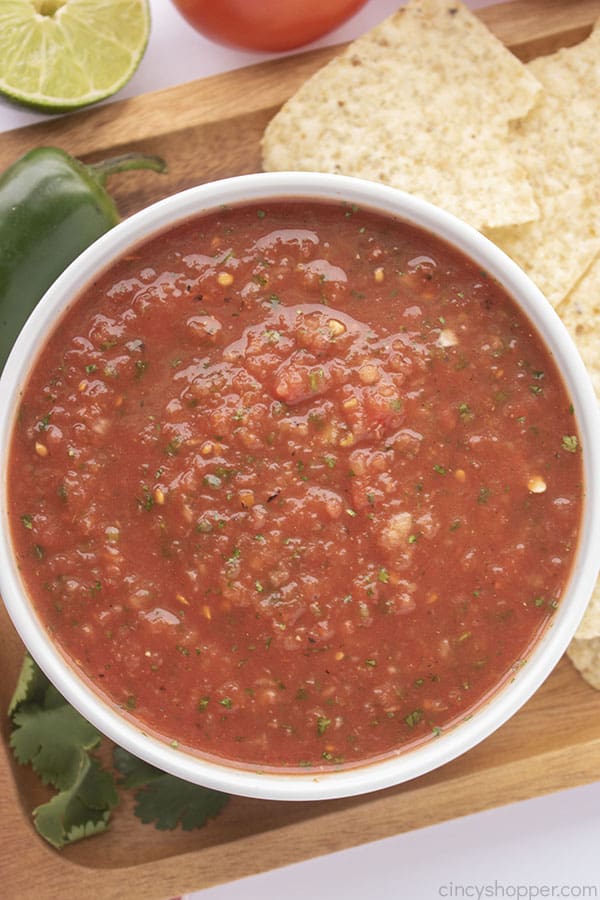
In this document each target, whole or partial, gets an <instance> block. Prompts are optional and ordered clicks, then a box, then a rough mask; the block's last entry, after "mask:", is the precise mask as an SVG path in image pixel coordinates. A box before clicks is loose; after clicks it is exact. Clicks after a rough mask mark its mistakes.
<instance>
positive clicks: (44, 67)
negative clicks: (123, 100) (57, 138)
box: [0, 0, 150, 112]
mask: <svg viewBox="0 0 600 900" xmlns="http://www.w3.org/2000/svg"><path fill="white" fill-rule="evenodd" d="M149 35H150V10H149V5H148V0H65V2H64V5H63V6H61V7H60V8H59V9H57V11H56V12H55V14H54V15H53V16H46V15H41V14H39V13H38V12H36V9H35V6H34V4H33V2H32V0H0V93H1V94H4V95H5V96H6V97H7V98H8V99H10V100H12V101H14V102H17V103H20V104H22V105H25V106H29V107H32V108H34V109H39V110H42V111H44V112H66V111H69V110H73V109H79V108H81V107H83V106H88V105H90V104H92V103H97V102H98V101H100V100H105V99H106V98H107V97H111V96H112V95H113V94H115V93H116V92H117V91H119V90H120V89H121V88H122V87H124V85H125V84H127V82H128V81H129V80H130V79H131V77H132V75H133V74H134V72H135V71H136V69H137V67H138V66H139V63H140V61H141V59H142V57H143V55H144V52H145V50H146V46H147V44H148V38H149Z"/></svg>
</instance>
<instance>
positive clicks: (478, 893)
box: [438, 881, 600, 900]
mask: <svg viewBox="0 0 600 900" xmlns="http://www.w3.org/2000/svg"><path fill="white" fill-rule="evenodd" d="M438 896H439V897H441V898H442V900H463V898H465V900H484V898H507V900H538V898H541V897H550V898H557V900H558V898H560V900H575V898H577V900H583V898H585V900H594V898H600V885H597V884H541V883H539V884H534V883H529V884H510V883H509V882H502V881H493V882H488V883H487V884H459V883H457V882H455V881H448V882H446V884H441V885H440V886H439V888H438Z"/></svg>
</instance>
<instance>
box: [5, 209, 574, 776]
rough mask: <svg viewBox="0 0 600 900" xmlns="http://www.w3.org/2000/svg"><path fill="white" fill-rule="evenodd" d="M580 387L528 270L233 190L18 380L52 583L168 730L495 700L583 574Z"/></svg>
mask: <svg viewBox="0 0 600 900" xmlns="http://www.w3.org/2000/svg"><path fill="white" fill-rule="evenodd" d="M579 451H580V447H579V442H578V437H577V430H576V427H575V423H574V416H573V409H572V407H571V404H570V400H569V397H568V396H567V394H566V392H565V389H564V386H563V384H562V382H561V379H560V377H559V375H558V373H557V370H556V368H555V365H554V363H553V361H552V359H551V358H550V356H549V354H548V352H547V351H546V349H545V348H544V346H543V345H542V343H541V341H540V339H539V337H538V336H537V334H536V333H535V332H534V331H533V330H532V327H531V325H530V323H529V322H528V321H527V320H526V318H525V317H524V316H523V314H522V313H521V312H520V311H519V310H518V308H517V306H516V305H515V303H514V302H513V301H512V299H511V298H510V297H508V296H507V295H506V293H505V291H504V290H503V289H502V288H501V287H500V286H499V285H498V284H497V283H496V282H495V281H494V280H493V279H491V278H490V277H488V275H487V274H486V273H485V272H483V271H481V270H480V268H479V267H478V266H477V265H475V264H473V263H472V262H470V261H469V260H467V259H466V258H465V257H464V256H462V255H461V254H460V253H458V252H457V251H456V250H454V249H452V248H451V247H449V246H447V245H446V244H445V243H443V242H442V241H440V240H438V239H436V238H434V237H433V236H431V235H430V234H428V233H426V232H424V231H421V230H418V229H416V228H415V227H413V226H411V225H408V224H406V223H403V222H400V221H395V220H393V219H391V218H384V217H382V216H379V215H377V214H375V213H372V212H369V211H363V210H359V209H357V208H355V207H353V206H349V205H344V204H339V205H338V204H327V203H321V202H305V201H300V200H298V201H293V200H291V201H289V202H285V203H284V202H269V203H264V204H263V205H260V206H259V205H244V206H240V207H232V208H223V209H221V210H219V211H218V212H214V213H212V214H208V215H206V216H204V217H200V218H197V219H194V220H192V221H189V222H186V223H185V224H183V225H181V226H178V227H177V228H175V229H174V230H171V231H169V232H168V233H165V234H161V235H160V236H159V237H157V238H155V239H153V240H151V241H150V242H148V243H147V244H145V245H144V246H142V247H140V248H139V249H138V250H136V251H135V252H131V253H129V254H128V255H127V256H125V257H124V258H123V259H120V260H119V261H118V262H116V263H115V264H114V265H113V266H112V267H111V268H110V269H109V270H108V271H106V272H105V273H104V274H103V275H102V276H101V277H100V278H99V279H98V280H97V281H96V283H94V284H92V285H91V286H90V287H89V288H88V289H87V290H86V291H85V292H84V293H83V295H82V296H81V297H80V298H79V299H78V301H77V302H76V303H75V304H74V305H73V307H72V308H71V309H70V310H69V311H68V312H67V313H66V315H65V316H64V318H63V319H62V320H61V322H60V324H59V326H58V328H57V330H56V331H55V333H54V334H53V335H52V336H51V337H50V339H49V341H48V343H47V345H46V346H45V348H44V349H43V352H42V354H41V356H40V358H39V359H38V360H37V362H36V364H35V366H34V369H33V372H32V375H31V377H30V379H29V382H28V384H27V386H26V389H25V391H24V394H23V396H22V401H21V408H20V412H19V416H18V419H17V422H16V425H15V429H14V435H13V438H12V447H11V462H10V465H11V469H10V473H9V475H10V500H9V514H10V520H11V527H12V533H13V540H14V545H15V549H16V554H17V557H18V563H19V566H20V568H21V570H22V573H23V576H24V578H25V581H26V583H27V586H28V589H29V591H30V593H31V596H32V598H33V602H34V604H35V607H36V609H37V611H38V613H39V615H40V617H41V619H42V621H43V622H44V623H45V625H46V627H47V628H48V630H49V632H50V633H51V635H52V636H53V639H54V640H55V641H56V642H57V643H58V645H59V646H60V647H61V648H62V650H63V652H64V653H65V654H66V656H67V657H68V658H70V659H71V660H72V661H73V662H74V664H75V665H76V667H77V668H78V669H80V670H81V672H82V673H83V674H84V675H85V676H86V677H87V679H89V680H90V681H91V682H92V683H93V685H94V686H95V688H96V689H97V690H98V691H99V692H101V694H102V695H103V696H104V697H105V698H108V699H109V700H110V701H111V702H112V703H114V704H116V705H118V706H119V707H121V708H122V709H123V710H124V711H125V714H128V715H130V716H131V717H133V718H134V719H135V720H136V721H137V722H139V723H141V725H142V727H143V728H145V729H146V730H148V731H152V732H154V733H155V734H158V735H159V736H161V737H163V738H164V739H165V740H167V741H170V742H172V743H174V744H178V745H179V746H181V747H187V748H191V749H192V750H193V751H195V752H198V753H200V754H204V755H208V756H211V757H218V758H225V759H227V760H232V761H234V762H236V763H239V764H251V765H253V766H258V767H265V768H269V767H281V766H285V767H287V768H288V769H290V770H294V769H295V770H301V769H303V768H304V767H313V768H314V769H320V768H322V767H331V766H344V765H346V766H350V765H353V764H357V763H359V762H361V761H364V760H367V759H376V758H379V757H381V756H384V755H386V754H391V753H395V752H398V751H401V750H403V749H405V748H406V747H408V746H412V745H415V744H416V743H418V742H422V741H424V740H426V739H429V738H435V736H436V735H439V734H440V733H442V732H443V731H444V729H446V728H448V727H450V726H452V725H453V724H456V723H457V722H460V721H461V720H463V719H464V718H465V717H467V716H469V715H471V714H472V712H473V710H474V709H475V708H476V707H477V706H478V705H480V704H481V703H482V702H483V701H484V700H485V698H487V697H489V696H490V694H491V693H492V692H493V691H494V690H495V689H497V688H498V686H499V685H500V684H502V683H504V682H506V680H507V679H509V678H511V677H512V676H513V675H514V672H515V671H516V670H517V669H518V667H519V666H520V665H522V664H523V663H524V661H525V659H526V656H527V653H528V651H529V650H530V648H531V646H532V643H533V642H534V641H535V640H536V638H537V637H538V636H539V635H540V633H541V632H542V630H543V629H544V626H545V625H546V624H547V623H548V621H549V619H550V617H551V616H552V613H553V611H554V609H555V608H556V607H557V605H558V604H559V603H560V599H561V592H562V591H563V588H564V586H565V583H566V581H567V579H568V575H569V571H570V566H571V563H572V559H573V554H574V550H575V546H576V540H577V535H578V528H579V524H580V515H581V505H582V472H581V454H580V452H579Z"/></svg>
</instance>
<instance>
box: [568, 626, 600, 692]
mask: <svg viewBox="0 0 600 900" xmlns="http://www.w3.org/2000/svg"><path fill="white" fill-rule="evenodd" d="M567 653H568V656H569V659H570V660H571V662H572V663H573V665H574V666H575V668H576V669H577V670H578V671H579V672H580V673H581V675H582V676H583V678H585V680H586V681H587V683H588V684H591V686H592V687H594V688H596V690H597V691H600V637H594V638H591V639H589V640H584V639H581V638H577V637H576V638H574V640H572V641H571V644H570V645H569V649H568V650H567Z"/></svg>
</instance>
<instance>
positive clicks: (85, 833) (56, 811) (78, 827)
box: [33, 755, 119, 850]
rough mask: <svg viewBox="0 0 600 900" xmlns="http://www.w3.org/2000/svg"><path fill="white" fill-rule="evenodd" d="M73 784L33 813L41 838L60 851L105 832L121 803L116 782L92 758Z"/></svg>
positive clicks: (83, 759) (84, 761)
mask: <svg viewBox="0 0 600 900" xmlns="http://www.w3.org/2000/svg"><path fill="white" fill-rule="evenodd" d="M80 761H81V765H80V768H79V770H78V772H77V774H76V777H75V779H74V781H73V783H72V784H71V785H70V786H69V787H68V788H66V789H65V790H62V791H60V793H58V794H55V796H54V797H53V798H52V799H51V800H49V801H48V803H43V804H42V805H41V806H38V807H37V808H36V809H34V811H33V817H34V822H35V827H36V829H37V831H38V832H39V834H40V835H41V836H42V837H43V838H45V840H47V841H48V842H49V843H50V844H52V845H53V846H54V847H56V848H57V849H59V850H60V849H62V847H64V846H65V844H70V843H73V842H74V841H78V840H81V839H82V838H84V837H89V836H90V835H92V834H99V833H100V832H102V831H105V830H106V828H107V826H108V822H109V819H110V811H111V809H112V807H114V806H116V805H117V803H118V802H119V795H118V793H117V790H116V788H115V783H114V779H113V778H112V776H111V775H110V773H109V772H106V771H105V770H104V769H102V768H101V766H100V764H99V763H98V762H97V760H95V759H92V758H91V757H90V756H88V755H83V756H81V758H80Z"/></svg>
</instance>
